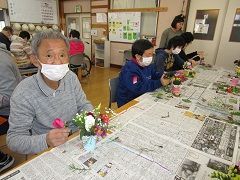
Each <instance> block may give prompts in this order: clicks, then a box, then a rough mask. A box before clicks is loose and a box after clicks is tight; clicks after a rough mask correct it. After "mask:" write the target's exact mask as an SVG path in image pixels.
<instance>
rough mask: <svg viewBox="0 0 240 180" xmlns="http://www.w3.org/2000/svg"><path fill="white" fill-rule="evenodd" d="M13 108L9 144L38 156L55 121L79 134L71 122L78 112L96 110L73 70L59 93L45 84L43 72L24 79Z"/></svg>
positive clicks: (12, 101) (16, 150)
mask: <svg viewBox="0 0 240 180" xmlns="http://www.w3.org/2000/svg"><path fill="white" fill-rule="evenodd" d="M10 107H11V109H10V116H9V130H8V134H7V143H8V146H9V148H10V149H12V150H13V151H15V152H18V153H21V154H32V153H39V152H41V151H43V150H45V149H47V148H48V145H47V142H46V135H47V133H48V132H49V131H50V130H51V129H53V126H52V122H53V121H54V120H55V119H56V118H61V119H62V120H63V121H65V122H70V123H69V128H70V129H72V130H73V131H76V130H77V128H76V126H74V124H73V123H72V119H73V117H74V116H75V115H76V113H79V112H81V111H90V110H92V109H93V107H92V105H91V104H90V102H89V101H88V100H87V99H86V96H85V94H84V92H83V90H82V88H81V85H80V83H79V80H78V78H77V76H76V75H75V74H74V73H73V72H71V71H69V72H68V73H67V74H66V76H65V77H64V78H63V79H62V80H61V81H60V83H59V87H58V88H57V89H56V90H53V89H51V88H50V87H49V86H47V85H46V83H45V82H44V80H43V78H42V75H41V73H40V71H39V72H38V73H37V74H35V75H33V76H31V77H28V78H26V79H24V80H23V81H22V82H21V83H20V84H19V85H18V86H17V87H16V89H15V90H14V92H13V95H12V97H11V101H10ZM30 132H31V133H30Z"/></svg>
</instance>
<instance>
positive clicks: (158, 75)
mask: <svg viewBox="0 0 240 180" xmlns="http://www.w3.org/2000/svg"><path fill="white" fill-rule="evenodd" d="M156 69H157V68H156V65H155V64H151V75H152V79H156V80H157V79H158V80H159V79H160V78H161V77H162V75H163V73H164V71H156Z"/></svg>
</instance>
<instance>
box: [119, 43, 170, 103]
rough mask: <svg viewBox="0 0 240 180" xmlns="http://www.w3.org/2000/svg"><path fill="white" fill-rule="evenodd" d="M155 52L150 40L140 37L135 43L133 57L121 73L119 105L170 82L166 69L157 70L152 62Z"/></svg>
mask: <svg viewBox="0 0 240 180" xmlns="http://www.w3.org/2000/svg"><path fill="white" fill-rule="evenodd" d="M153 52H154V49H153V45H152V43H151V42H150V41H148V40H145V39H140V40H137V41H135V42H134V43H133V45H132V59H131V60H130V61H127V62H126V64H125V65H124V66H123V68H122V70H121V73H120V75H119V84H118V88H117V105H118V107H120V106H122V105H124V104H126V103H128V102H129V101H131V100H133V99H135V98H136V97H138V96H140V95H142V94H144V93H146V92H150V91H154V90H155V89H157V88H159V87H161V86H166V85H168V84H169V83H170V80H169V79H165V78H164V75H163V73H164V71H161V72H156V70H155V67H154V64H152V58H153Z"/></svg>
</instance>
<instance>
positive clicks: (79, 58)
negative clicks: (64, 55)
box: [69, 54, 84, 66]
mask: <svg viewBox="0 0 240 180" xmlns="http://www.w3.org/2000/svg"><path fill="white" fill-rule="evenodd" d="M83 60H84V54H75V55H73V56H70V60H69V64H71V65H74V66H80V65H81V64H82V62H83Z"/></svg>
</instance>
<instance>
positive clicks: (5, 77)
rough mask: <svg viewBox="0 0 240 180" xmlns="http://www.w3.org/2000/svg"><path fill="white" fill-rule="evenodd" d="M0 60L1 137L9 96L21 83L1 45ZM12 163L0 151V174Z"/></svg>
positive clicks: (5, 123) (5, 125)
mask: <svg viewBox="0 0 240 180" xmlns="http://www.w3.org/2000/svg"><path fill="white" fill-rule="evenodd" d="M0 59H1V63H0V72H1V73H0V135H3V134H6V133H7V130H8V116H9V112H10V96H11V95H12V92H13V90H14V89H15V87H16V86H17V84H18V83H19V82H20V81H21V75H20V73H19V70H18V68H17V66H16V63H15V62H14V60H13V58H12V56H11V53H10V52H9V51H8V50H7V47H6V45H5V44H3V43H0ZM13 162H14V158H13V157H11V156H9V155H8V154H4V153H3V152H2V151H0V172H2V171H3V170H5V169H7V168H9V167H10V166H11V165H12V164H13Z"/></svg>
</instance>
